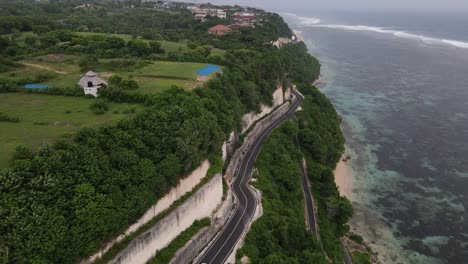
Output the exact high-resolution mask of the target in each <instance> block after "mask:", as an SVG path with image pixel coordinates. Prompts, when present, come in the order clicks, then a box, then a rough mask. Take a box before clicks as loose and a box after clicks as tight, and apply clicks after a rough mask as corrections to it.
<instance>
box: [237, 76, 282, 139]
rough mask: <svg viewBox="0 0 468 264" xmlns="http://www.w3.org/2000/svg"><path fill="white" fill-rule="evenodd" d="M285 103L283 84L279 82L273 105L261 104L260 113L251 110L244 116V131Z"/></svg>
mask: <svg viewBox="0 0 468 264" xmlns="http://www.w3.org/2000/svg"><path fill="white" fill-rule="evenodd" d="M283 103H284V92H283V86H282V85H281V84H278V86H277V87H276V90H275V91H274V92H273V105H272V106H265V105H260V113H255V112H250V113H247V114H245V115H244V116H242V121H241V125H242V133H244V132H245V131H247V130H248V129H249V128H250V127H251V126H252V124H254V123H255V122H256V121H258V120H259V119H261V118H262V117H264V116H266V115H268V114H269V113H271V111H273V109H275V108H276V107H277V106H279V105H282V104H283Z"/></svg>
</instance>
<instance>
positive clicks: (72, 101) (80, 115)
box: [0, 93, 144, 168]
mask: <svg viewBox="0 0 468 264" xmlns="http://www.w3.org/2000/svg"><path fill="white" fill-rule="evenodd" d="M95 100H96V99H87V98H79V97H65V96H50V95H38V94H23V93H7V94H5V93H4V94H0V112H3V113H6V114H8V115H9V116H12V117H18V118H19V119H20V122H19V123H10V122H0V149H1V151H0V168H5V167H8V166H9V164H10V161H11V157H12V154H13V153H14V149H15V148H16V146H18V145H20V144H21V145H24V146H26V147H29V148H31V149H33V150H37V148H38V147H40V146H42V145H44V144H50V143H53V142H55V141H56V140H57V139H60V138H69V137H71V136H72V135H73V134H74V133H76V132H77V131H79V130H80V129H82V128H84V127H96V126H102V125H105V124H110V123H113V122H116V121H117V120H120V119H123V118H129V117H131V116H133V115H135V114H134V113H131V112H132V109H135V112H136V113H138V112H139V111H141V110H142V109H143V108H144V106H142V105H137V104H116V103H112V104H110V110H109V111H108V112H106V113H105V114H103V115H96V114H94V113H92V112H91V110H90V109H89V106H90V104H92V103H93V102H94V101H95ZM124 112H129V113H127V114H124Z"/></svg>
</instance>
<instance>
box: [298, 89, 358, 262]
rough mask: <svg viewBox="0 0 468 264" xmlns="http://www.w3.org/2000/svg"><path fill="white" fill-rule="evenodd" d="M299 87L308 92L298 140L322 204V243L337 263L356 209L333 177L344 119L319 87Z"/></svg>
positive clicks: (341, 138) (341, 145) (340, 258)
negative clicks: (342, 193) (348, 224)
mask: <svg viewBox="0 0 468 264" xmlns="http://www.w3.org/2000/svg"><path fill="white" fill-rule="evenodd" d="M298 88H299V90H300V91H301V92H302V93H303V94H304V95H305V100H304V103H303V104H302V106H303V111H300V112H298V113H297V118H298V120H299V132H298V139H299V143H300V146H301V150H302V152H303V153H304V156H305V157H306V160H307V173H308V176H309V177H310V178H311V182H312V191H313V195H314V198H315V200H316V201H317V204H318V215H317V216H318V217H317V220H318V225H319V226H320V238H321V242H322V245H323V248H324V250H325V252H326V253H327V256H328V257H329V258H330V259H331V260H332V261H333V262H334V263H342V262H343V256H342V252H341V248H340V244H339V238H340V237H342V236H344V235H345V234H346V232H348V230H349V227H348V226H347V225H346V223H347V221H348V220H349V218H350V217H351V215H352V213H353V208H352V207H351V203H350V202H349V201H348V200H347V199H346V198H345V197H342V196H340V194H339V192H338V189H337V187H336V184H335V181H334V176H333V170H334V168H335V166H336V163H337V162H338V160H339V159H340V156H341V153H342V152H343V151H344V138H343V134H342V132H341V129H340V126H339V124H340V120H339V117H338V115H337V114H336V112H335V110H334V108H333V106H332V104H331V103H330V101H329V100H328V99H327V98H326V97H325V96H324V95H323V94H322V93H320V92H319V91H318V90H317V89H316V88H315V87H311V86H309V85H299V86H298Z"/></svg>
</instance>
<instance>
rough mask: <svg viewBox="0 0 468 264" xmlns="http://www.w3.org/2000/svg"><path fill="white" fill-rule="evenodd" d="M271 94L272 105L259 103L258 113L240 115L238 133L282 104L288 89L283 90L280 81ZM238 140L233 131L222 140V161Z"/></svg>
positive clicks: (234, 147) (244, 130) (236, 134)
mask: <svg viewBox="0 0 468 264" xmlns="http://www.w3.org/2000/svg"><path fill="white" fill-rule="evenodd" d="M272 96H273V102H272V106H265V105H260V113H256V112H250V113H247V114H245V115H243V116H242V119H241V132H240V134H243V133H244V132H246V131H247V130H249V128H251V126H252V125H253V124H254V123H255V122H257V121H258V120H260V119H261V118H263V117H265V116H266V115H268V114H269V113H271V111H273V109H275V108H276V107H278V106H279V105H282V104H283V103H284V102H285V101H286V100H289V99H290V91H289V89H288V90H286V92H285V91H283V86H282V85H281V83H278V86H277V87H276V90H275V91H274V92H273V94H272ZM238 140H239V133H237V132H235V131H234V132H232V133H231V134H230V135H229V139H228V140H227V141H225V142H224V144H223V146H222V152H223V155H222V157H223V161H224V162H225V161H226V160H227V159H228V158H230V157H231V156H232V155H233V153H234V151H235V150H236V145H237V142H238Z"/></svg>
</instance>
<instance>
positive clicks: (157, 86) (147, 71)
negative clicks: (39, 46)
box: [0, 54, 206, 93]
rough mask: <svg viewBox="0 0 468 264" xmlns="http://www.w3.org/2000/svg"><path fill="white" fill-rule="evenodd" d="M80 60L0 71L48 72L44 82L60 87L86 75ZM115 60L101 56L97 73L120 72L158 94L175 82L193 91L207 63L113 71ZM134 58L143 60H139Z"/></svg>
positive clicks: (20, 74)
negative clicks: (201, 69) (197, 72)
mask: <svg viewBox="0 0 468 264" xmlns="http://www.w3.org/2000/svg"><path fill="white" fill-rule="evenodd" d="M78 60H79V57H77V56H73V55H62V54H49V55H43V56H38V57H34V58H28V59H26V60H22V61H20V63H23V64H24V65H25V66H24V67H22V68H18V69H15V70H13V71H8V72H3V73H0V78H5V79H10V80H14V81H18V80H22V79H34V78H35V77H37V76H39V75H43V74H47V75H49V76H50V77H51V78H50V79H48V80H46V81H43V82H40V83H41V84H47V85H51V86H53V87H58V88H66V87H74V86H75V85H76V83H77V82H78V80H79V79H80V78H81V76H82V75H83V73H82V72H81V71H80V67H79V66H78V65H77V61H78ZM112 60H116V59H100V60H99V66H97V68H98V69H95V70H96V72H97V73H98V74H100V75H101V77H103V78H104V79H108V78H109V77H110V76H112V75H113V74H119V75H121V76H122V77H125V78H130V77H131V78H133V79H134V80H135V81H137V83H138V84H139V86H140V88H139V89H138V90H136V91H135V92H139V93H158V92H160V91H163V90H166V89H168V88H170V87H171V86H172V85H177V86H179V87H182V88H184V89H187V90H191V89H193V88H195V87H197V86H199V85H202V84H203V83H202V82H199V81H196V78H197V74H196V73H195V72H196V71H197V70H198V69H200V68H203V67H204V66H205V65H206V64H204V63H190V62H169V61H155V62H151V61H147V62H146V63H149V64H148V65H146V66H144V67H142V68H138V69H136V70H128V69H126V68H123V69H118V68H116V69H114V71H112V68H111V67H109V66H106V65H107V64H109V63H110V61H112ZM131 60H137V61H139V60H138V59H131ZM141 61H142V60H141ZM142 62H143V61H142Z"/></svg>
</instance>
